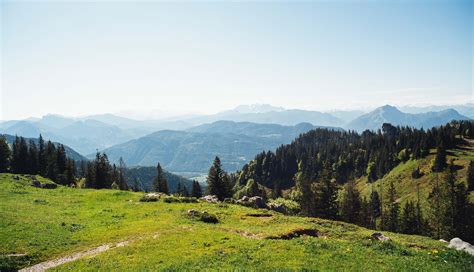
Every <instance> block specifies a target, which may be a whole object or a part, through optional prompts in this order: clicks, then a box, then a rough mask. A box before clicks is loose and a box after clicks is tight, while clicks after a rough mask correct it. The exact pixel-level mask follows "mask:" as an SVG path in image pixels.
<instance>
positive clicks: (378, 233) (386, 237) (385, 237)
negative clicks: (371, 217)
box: [370, 232, 391, 242]
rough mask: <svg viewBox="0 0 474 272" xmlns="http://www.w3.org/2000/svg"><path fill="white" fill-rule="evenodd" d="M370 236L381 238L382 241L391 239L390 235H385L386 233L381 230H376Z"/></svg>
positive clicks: (376, 238)
mask: <svg viewBox="0 0 474 272" xmlns="http://www.w3.org/2000/svg"><path fill="white" fill-rule="evenodd" d="M370 237H371V238H372V239H374V240H380V241H382V242H385V241H390V240H391V239H390V237H388V236H385V235H383V234H382V233H380V232H374V233H372V235H371V236H370Z"/></svg>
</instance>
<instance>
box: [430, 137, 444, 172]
mask: <svg viewBox="0 0 474 272" xmlns="http://www.w3.org/2000/svg"><path fill="white" fill-rule="evenodd" d="M446 166H447V163H446V149H445V148H444V145H443V144H442V143H440V144H439V145H438V147H437V148H436V156H435V159H434V161H433V166H432V167H431V170H433V172H442V171H443V170H444V169H445V168H446Z"/></svg>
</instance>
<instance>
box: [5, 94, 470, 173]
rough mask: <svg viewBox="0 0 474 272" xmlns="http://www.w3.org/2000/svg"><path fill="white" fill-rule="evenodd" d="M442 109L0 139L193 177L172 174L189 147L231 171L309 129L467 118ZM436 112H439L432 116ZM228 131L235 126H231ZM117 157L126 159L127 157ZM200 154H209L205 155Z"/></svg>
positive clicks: (113, 120)
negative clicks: (223, 160)
mask: <svg viewBox="0 0 474 272" xmlns="http://www.w3.org/2000/svg"><path fill="white" fill-rule="evenodd" d="M447 107H449V106H432V107H425V108H420V107H404V109H406V110H407V111H409V112H402V111H400V110H399V109H397V108H395V107H392V106H388V105H387V106H384V107H380V108H377V109H375V110H374V111H372V112H369V113H364V112H362V111H357V110H352V111H331V112H319V111H308V110H299V109H284V108H281V107H274V106H272V105H268V104H255V105H241V106H238V107H236V108H234V109H232V110H228V111H223V112H220V113H217V114H212V115H198V116H182V117H175V118H167V119H162V120H134V119H130V118H125V117H121V116H116V115H113V114H98V115H91V116H85V117H75V118H71V117H64V116H60V115H53V114H50V115H46V116H43V117H42V118H28V119H25V120H10V121H3V122H0V133H5V134H9V135H20V136H23V137H30V138H37V137H38V136H39V134H40V133H41V134H42V135H43V137H44V138H45V139H46V140H48V139H49V140H52V141H55V142H60V143H63V144H65V145H67V146H69V147H71V148H73V149H74V150H76V151H77V152H79V153H81V154H86V155H87V154H91V153H94V152H96V150H99V151H102V150H106V151H107V152H111V154H110V155H111V156H112V158H113V159H116V158H118V157H120V156H123V157H124V158H125V157H127V158H128V163H129V164H130V163H131V164H132V165H154V164H155V163H156V159H157V158H162V159H163V160H164V161H166V162H167V163H168V165H169V166H170V167H171V168H170V169H173V170H175V169H181V168H183V169H195V170H196V169H198V171H201V170H202V169H203V165H204V162H200V163H199V166H196V167H192V166H191V165H187V166H184V167H178V165H179V164H181V163H183V162H182V161H181V160H182V159H183V157H186V154H187V153H186V152H184V150H186V149H190V150H193V151H195V152H198V151H199V152H201V151H203V150H200V148H198V147H195V146H194V145H192V143H201V144H202V145H204V146H205V145H208V150H204V151H205V152H204V153H203V154H198V155H197V156H196V158H195V159H194V160H199V159H198V158H201V159H208V158H209V156H211V155H210V154H211V153H212V154H214V153H216V152H222V150H226V151H225V152H222V154H226V155H225V156H227V163H228V165H227V167H229V169H237V168H238V167H237V166H238V165H240V164H241V162H242V161H245V160H246V159H248V158H249V156H250V158H252V157H253V156H254V155H255V154H256V152H259V151H261V150H262V149H272V148H273V147H275V146H278V145H281V144H284V143H288V142H289V141H291V140H292V139H293V138H295V137H296V136H298V133H300V132H302V131H307V130H309V129H311V127H318V126H330V127H338V128H344V129H352V130H357V131H363V130H365V129H372V130H376V129H379V128H380V127H381V125H382V123H384V122H390V123H392V124H394V125H408V126H414V127H424V128H429V127H432V126H437V125H440V124H444V123H446V122H447V121H450V120H453V119H469V118H470V117H472V116H474V110H473V108H474V104H473V103H469V104H464V105H455V106H453V107H454V108H455V109H451V108H447ZM436 109H441V110H440V111H435V110H436ZM456 109H459V111H461V110H462V112H463V113H466V115H463V114H460V113H458V112H457V111H456ZM428 110H429V111H428ZM221 121H228V122H221ZM234 123H238V125H237V126H235V125H234ZM273 125H276V126H273ZM282 127H285V128H284V129H282ZM211 134H212V135H211ZM272 134H275V135H277V136H275V135H273V136H272ZM204 135H208V136H204ZM222 135H225V136H222ZM173 138H175V139H174V143H175V144H179V147H169V148H164V147H161V149H162V150H167V151H166V152H162V154H161V155H159V156H158V155H156V154H154V153H153V152H161V151H159V150H160V145H161V146H166V145H168V144H169V142H170V139H173ZM142 141H149V142H152V143H154V144H155V145H156V147H155V148H154V149H153V150H142V151H140V150H141V149H140V148H142V145H141V144H140V145H138V146H137V147H136V148H137V149H136V150H135V149H134V148H133V145H134V143H136V142H142ZM150 145H151V144H147V145H145V146H150ZM240 145H242V146H240ZM224 146H225V148H224ZM118 147H120V148H118ZM122 148H124V149H125V150H122ZM173 148H175V151H173V152H176V153H173V152H171V151H170V150H173ZM155 149H156V150H155ZM120 150H122V151H120ZM168 151H170V152H171V153H169V152H168ZM120 152H131V154H128V153H120ZM181 152H184V153H181ZM206 152H207V153H209V154H207V155H205V154H206ZM254 152H255V153H254ZM132 154H133V155H132ZM165 154H166V155H165ZM169 154H174V155H172V156H171V155H169ZM194 162H195V161H193V160H190V159H186V160H185V161H184V163H185V164H186V163H190V164H191V163H194ZM208 163H209V161H206V164H208ZM193 171H194V170H193Z"/></svg>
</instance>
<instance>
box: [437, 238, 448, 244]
mask: <svg viewBox="0 0 474 272" xmlns="http://www.w3.org/2000/svg"><path fill="white" fill-rule="evenodd" d="M439 241H440V242H443V243H447V242H448V241H446V240H444V239H439Z"/></svg>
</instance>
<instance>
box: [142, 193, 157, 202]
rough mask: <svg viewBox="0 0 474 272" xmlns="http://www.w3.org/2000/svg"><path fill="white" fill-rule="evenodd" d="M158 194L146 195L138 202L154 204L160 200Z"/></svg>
mask: <svg viewBox="0 0 474 272" xmlns="http://www.w3.org/2000/svg"><path fill="white" fill-rule="evenodd" d="M160 197H161V195H160V194H159V193H148V194H145V195H144V196H142V197H141V198H140V202H156V201H158V200H159V199H160Z"/></svg>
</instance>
